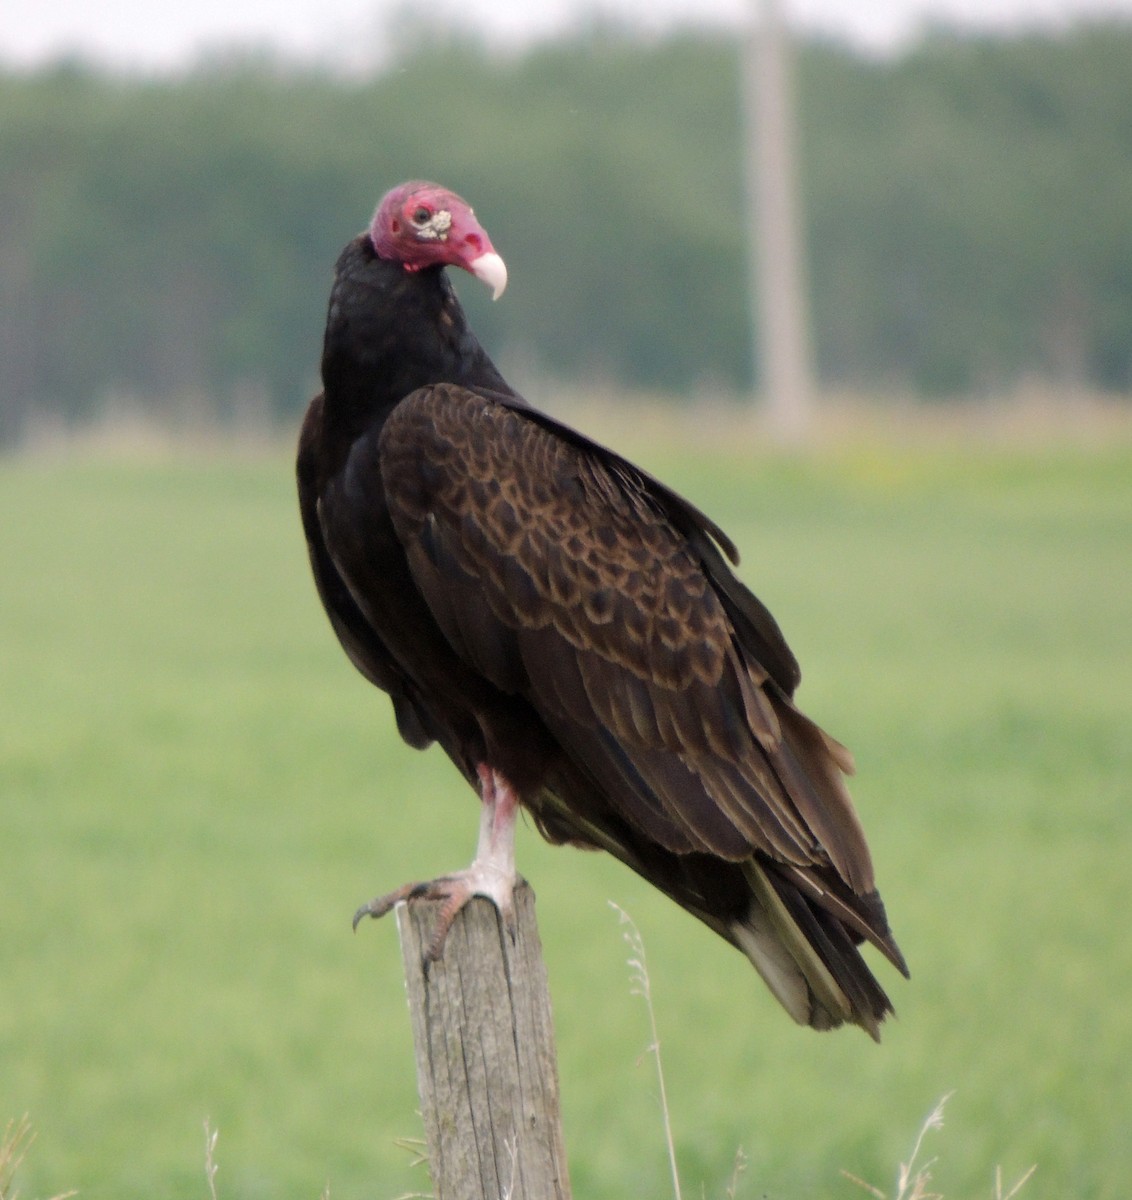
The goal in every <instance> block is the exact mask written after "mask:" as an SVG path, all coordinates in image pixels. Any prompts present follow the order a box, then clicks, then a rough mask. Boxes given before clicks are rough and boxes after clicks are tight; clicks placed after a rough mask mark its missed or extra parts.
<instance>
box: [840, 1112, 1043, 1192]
mask: <svg viewBox="0 0 1132 1200" xmlns="http://www.w3.org/2000/svg"><path fill="white" fill-rule="evenodd" d="M954 1094H955V1093H954V1092H948V1093H947V1095H946V1096H944V1097H942V1099H941V1100H940V1101H939V1103H938V1104H937V1105H936V1106H935V1108H933V1109H932V1111H931V1112H930V1113H928V1115H927V1117H925V1118H924V1123H923V1124H922V1125H921V1126H920V1131H919V1133H918V1134H917V1135H916V1141H915V1143H914V1144H913V1146H912V1153H911V1154H910V1155H909V1156H908V1161H907V1162H906V1163H901V1164H900V1169H899V1171H898V1172H897V1175H896V1194H895V1196H894V1197H893V1200H943V1194H942V1193H941V1192H932V1191H929V1190H928V1188H929V1186H930V1184H931V1179H932V1176H931V1168H932V1167H933V1166H934V1165H935V1163H936V1161H937V1160H936V1159H935V1158H929V1159H928V1161H927V1162H925V1163H924V1164H923V1165H922V1166H917V1165H916V1160H917V1159H918V1158H919V1157H920V1150H921V1148H922V1147H923V1143H924V1137H925V1135H926V1134H927V1132H928V1130H929V1129H942V1128H943V1110H944V1106H945V1105H946V1104H947V1102H948V1100H950V1099H951V1097H952V1096H953V1095H954ZM1036 1170H1037V1166H1036V1165H1035V1166H1032V1167H1031V1168H1030V1169H1029V1170H1028V1171H1026V1172H1025V1174H1023V1175H1022V1177H1021V1178H1020V1179H1018V1180H1017V1182H1016V1183H1015V1184H1014V1185H1013V1186H1012V1187H1011V1188H1010V1190H1009V1191H1008V1192H1005V1193H1004V1192H1003V1190H1002V1168H1001V1167H995V1170H994V1183H995V1186H994V1200H1013V1198H1014V1197H1015V1196H1017V1195H1018V1193H1019V1192H1020V1191H1021V1190H1022V1188H1023V1187H1024V1186H1025V1184H1026V1182H1027V1181H1028V1180H1029V1178H1030V1176H1031V1175H1033V1173H1034V1172H1035V1171H1036ZM841 1174H842V1175H844V1176H845V1178H846V1179H849V1180H852V1182H853V1183H855V1184H856V1185H857V1186H858V1187H860V1188H863V1189H864V1190H865V1191H866V1192H868V1193H870V1195H873V1196H876V1197H877V1200H888V1196H887V1195H886V1194H885V1193H884V1192H882V1191H881V1190H880V1188H877V1187H874V1186H873V1185H872V1184H871V1183H866V1182H865V1181H864V1180H863V1179H858V1178H857V1176H856V1175H853V1174H851V1173H850V1172H848V1171H845V1170H843V1171H842V1172H841Z"/></svg>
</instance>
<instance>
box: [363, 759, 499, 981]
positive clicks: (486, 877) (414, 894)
mask: <svg viewBox="0 0 1132 1200" xmlns="http://www.w3.org/2000/svg"><path fill="white" fill-rule="evenodd" d="M477 771H478V774H479V777H480V798H481V800H482V805H483V806H482V808H481V809H480V833H479V841H478V843H477V844H476V856H475V858H474V859H473V860H472V864H471V866H469V867H466V868H465V869H464V870H462V871H454V872H453V873H452V874H451V875H441V876H440V877H439V878H438V879H433V880H429V881H428V882H424V883H407V884H405V885H404V886H403V887H399V888H398V889H397V890H396V891H394V892H390V893H389V894H388V895H387V896H379V897H377V898H376V899H374V900H371V901H370V902H369V903H368V904H363V905H362V907H361V908H359V909H358V911H357V912H356V913H355V914H354V928H355V929H356V928H357V927H358V922H359V921H360V920H361V919H362V918H363V917H382V916H384V915H385V914H386V913H387V912H389V911H390V910H391V909H392V908H394V907H395V906H396V905H397V904H399V903H401V901H403V900H404V901H408V900H415V899H417V898H418V897H423V898H425V899H429V900H443V901H444V905H443V907H442V908H441V910H440V915H439V916H438V917H437V921H436V929H435V930H434V931H433V935H432V938H431V939H430V941H429V944H428V950H427V951H426V953H425V959H426V960H427V961H429V962H436V961H437V960H438V959H439V958H440V956H441V954H442V952H443V950H444V940H445V938H446V937H447V936H448V930H449V929H450V928H451V927H452V922H453V921H454V920H455V919H456V915H457V913H459V911H460V909H462V908H463V907H464V905H465V904H467V903H468V901H469V900H471V898H472V897H473V896H484V897H486V898H487V899H488V900H490V901H491V902H492V903H493V904H494V905H495V907H496V908H497V909H498V910H499V912H500V913H501V914H502V916H503V919H504V921H505V922H506V923H507V926H508V928H509V929H512V932H513V924H514V910H513V908H512V894H513V892H514V890H515V880H516V876H515V817H516V815H517V814H518V811H519V798H518V796H516V795H515V789H514V788H513V787H512V786H511V785H510V783H508V782H507V780H506V779H504V778H503V776H502V775H500V774H499V772H498V771H494V770H492V768H491V767H488V766H486V765H484V764H482V763H481V764H480V766H479V767H478V768H477Z"/></svg>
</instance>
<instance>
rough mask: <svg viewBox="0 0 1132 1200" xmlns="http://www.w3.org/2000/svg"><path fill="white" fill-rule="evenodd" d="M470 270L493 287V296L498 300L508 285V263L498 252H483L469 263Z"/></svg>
mask: <svg viewBox="0 0 1132 1200" xmlns="http://www.w3.org/2000/svg"><path fill="white" fill-rule="evenodd" d="M468 270H469V271H471V273H472V274H473V275H474V276H475V277H476V278H477V279H482V280H483V282H484V283H486V284H487V286H488V287H489V288H491V298H492V299H493V300H498V299H499V297H500V296H502V295H503V289H504V288H505V287H506V286H507V264H506V263H504V261H503V259H501V258H500V257H499V255H498V254H494V253H493V254H481V255H480V256H479V258H473V259H472V261H471V262H470V263H468Z"/></svg>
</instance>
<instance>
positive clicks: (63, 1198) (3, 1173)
mask: <svg viewBox="0 0 1132 1200" xmlns="http://www.w3.org/2000/svg"><path fill="white" fill-rule="evenodd" d="M34 1141H35V1133H34V1132H33V1131H32V1127H31V1121H30V1120H28V1115H27V1113H24V1115H23V1116H22V1117H20V1119H19V1120H18V1121H16V1120H11V1121H9V1122H8V1124H7V1125H5V1126H4V1136H3V1137H2V1138H0V1200H16V1198H17V1197H18V1196H19V1194H20V1191H19V1188H17V1187H16V1185H15V1176H16V1172H17V1171H18V1170H19V1169H20V1164H21V1163H22V1162H23V1161H24V1156H25V1155H26V1154H27V1152H28V1148H29V1147H30V1146H31V1144H32V1142H34ZM77 1194H78V1193H76V1192H73V1191H71V1192H61V1193H60V1194H59V1195H57V1196H54V1197H52V1200H69V1198H70V1197H71V1196H74V1195H77Z"/></svg>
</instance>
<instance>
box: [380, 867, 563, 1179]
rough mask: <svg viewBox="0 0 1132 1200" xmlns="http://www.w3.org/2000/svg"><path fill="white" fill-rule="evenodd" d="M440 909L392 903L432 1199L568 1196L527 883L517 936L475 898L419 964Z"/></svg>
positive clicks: (543, 981)
mask: <svg viewBox="0 0 1132 1200" xmlns="http://www.w3.org/2000/svg"><path fill="white" fill-rule="evenodd" d="M439 908H440V905H439V903H437V902H434V901H419V900H418V901H414V902H413V903H412V904H409V905H406V904H399V905H398V906H397V910H396V911H397V926H398V930H399V931H400V935H401V955H402V959H403V962H404V968H405V983H406V990H407V992H408V999H409V1010H410V1015H411V1018H412V1025H413V1042H414V1045H415V1048H416V1060H417V1087H418V1090H419V1093H420V1099H421V1114H422V1117H423V1119H424V1126H425V1137H426V1140H427V1143H428V1155H429V1171H430V1174H431V1176H432V1181H433V1187H434V1190H435V1194H436V1197H437V1200H570V1183H569V1178H568V1174H567V1169H566V1151H565V1147H564V1144H563V1139H562V1118H561V1110H560V1104H559V1094H558V1067H557V1061H556V1057H555V1050H554V1030H553V1025H552V1019H551V1009H550V992H549V989H548V986H547V978H546V967H545V965H544V963H543V960H542V946H541V944H540V942H539V937H538V928H537V925H536V922H535V903H534V893H533V892H532V891H531V889H530V887H529V886H528V885H527V884H526V883H522V882H520V884H519V886H518V887H516V889H515V938H514V940H512V938H511V935H510V933H509V932H508V931H507V929H506V928H505V926H504V923H503V920H502V918H501V917H500V915H499V913H498V911H497V910H496V908H495V906H494V905H493V904H492V903H491V902H490V901H488V900H484V899H479V898H477V899H474V900H472V902H471V903H470V904H468V905H467V907H465V908H464V910H463V911H462V912H461V913H460V914H459V916H458V917H457V918H456V921H455V923H454V924H453V926H452V929H451V931H450V932H449V934H448V940H447V942H446V943H445V946H444V956H443V958H442V959H441V960H440V961H439V962H437V963H432V964H430V965H428V966H427V967H426V965H425V964H424V951H425V947H426V946H427V945H428V941H429V937H430V936H431V933H432V930H433V927H434V924H435V921H436V916H437V912H438V911H439Z"/></svg>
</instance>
